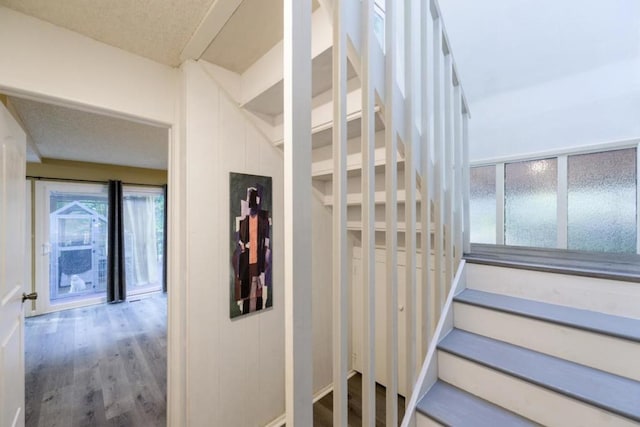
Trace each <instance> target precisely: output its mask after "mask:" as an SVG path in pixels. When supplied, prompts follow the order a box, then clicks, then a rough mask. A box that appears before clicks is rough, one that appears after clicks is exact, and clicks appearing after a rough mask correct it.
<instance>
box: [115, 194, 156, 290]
mask: <svg viewBox="0 0 640 427" xmlns="http://www.w3.org/2000/svg"><path fill="white" fill-rule="evenodd" d="M123 206H124V215H123V217H124V253H125V274H126V281H127V293H128V294H136V293H143V292H153V291H159V290H161V289H162V282H163V275H164V271H163V270H164V209H165V202H164V193H163V191H162V189H161V188H132V187H131V188H125V189H124V204H123Z"/></svg>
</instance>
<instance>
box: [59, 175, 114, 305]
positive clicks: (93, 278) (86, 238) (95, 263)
mask: <svg viewBox="0 0 640 427" xmlns="http://www.w3.org/2000/svg"><path fill="white" fill-rule="evenodd" d="M107 206H108V199H107V195H106V187H105V191H104V193H98V194H91V193H82V192H75V191H69V192H66V191H52V192H50V194H49V208H50V214H49V231H50V237H49V238H50V244H51V254H50V263H49V291H50V293H49V299H50V301H51V303H55V302H62V301H68V300H69V299H71V298H86V297H90V296H95V295H96V294H100V293H104V292H105V290H106V284H107V280H106V279H107V275H106V257H107V218H106V212H107Z"/></svg>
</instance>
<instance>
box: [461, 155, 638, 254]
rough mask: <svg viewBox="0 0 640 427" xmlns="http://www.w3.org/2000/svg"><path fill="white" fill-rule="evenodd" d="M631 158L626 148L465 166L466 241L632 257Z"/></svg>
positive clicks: (634, 194) (634, 200) (634, 174)
mask: <svg viewBox="0 0 640 427" xmlns="http://www.w3.org/2000/svg"><path fill="white" fill-rule="evenodd" d="M638 154H639V153H638V147H637V146H635V145H634V146H632V147H630V148H623V149H615V150H608V151H600V152H591V153H576V154H570V153H569V154H563V155H559V156H558V157H552V158H547V159H542V160H526V161H519V162H511V163H496V164H493V165H490V166H479V167H472V168H471V171H470V200H469V203H470V223H471V224H470V225H471V230H470V238H471V242H472V243H489V244H495V243H498V244H506V245H511V246H529V247H539V248H559V249H570V250H577V251H588V252H602V253H640V248H639V247H638V241H640V235H639V234H638V232H639V231H640V226H639V223H640V222H639V221H640V218H638V206H639V203H640V202H639V200H638V198H639V197H640V196H639V194H640V193H639V189H638V166H639V165H638ZM503 168H504V174H500V173H496V171H502V169H503ZM503 190H504V197H502V193H503ZM494 210H495V212H494ZM496 212H497V213H501V212H502V213H504V217H502V215H498V216H497V217H496ZM503 221H504V223H503Z"/></svg>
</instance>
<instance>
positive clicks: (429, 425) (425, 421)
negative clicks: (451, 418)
mask: <svg viewBox="0 0 640 427" xmlns="http://www.w3.org/2000/svg"><path fill="white" fill-rule="evenodd" d="M416 427H442V424H440V423H438V422H436V421H433V420H432V419H431V418H429V417H425V416H424V415H422V414H421V413H416Z"/></svg>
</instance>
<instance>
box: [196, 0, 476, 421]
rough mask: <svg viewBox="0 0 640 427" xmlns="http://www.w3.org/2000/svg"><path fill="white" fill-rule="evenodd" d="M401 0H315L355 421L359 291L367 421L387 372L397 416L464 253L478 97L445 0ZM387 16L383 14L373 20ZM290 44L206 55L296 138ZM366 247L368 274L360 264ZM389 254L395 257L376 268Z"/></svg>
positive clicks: (272, 122) (342, 396)
mask: <svg viewBox="0 0 640 427" xmlns="http://www.w3.org/2000/svg"><path fill="white" fill-rule="evenodd" d="M264 1H267V0H264ZM269 1H271V0H269ZM402 3H403V4H404V13H403V14H402V15H401V16H397V15H398V14H399V13H400V2H395V1H389V0H387V1H379V0H369V1H366V0H365V1H362V2H361V1H340V2H338V1H335V0H317V1H313V13H312V18H311V21H312V26H311V32H312V34H311V36H312V37H311V38H312V43H311V49H310V54H311V59H312V64H311V65H312V77H313V78H312V85H311V86H312V91H311V92H312V101H311V107H312V108H311V109H312V111H311V132H312V137H311V145H312V146H311V148H312V152H311V158H312V159H311V160H312V164H311V176H312V187H313V193H314V195H315V196H316V197H317V199H318V200H319V201H320V202H321V203H322V204H324V206H325V207H326V209H327V210H330V211H331V214H332V215H333V217H334V223H333V230H332V232H333V233H332V235H333V239H332V240H333V253H334V254H333V256H334V258H333V270H334V281H333V282H334V283H333V305H334V312H333V322H334V324H333V331H334V333H333V351H334V352H337V353H339V354H338V356H339V357H338V358H336V359H334V362H333V372H334V378H333V380H334V381H333V387H334V407H333V410H334V424H335V425H346V413H347V406H346V405H347V394H346V387H345V385H346V376H347V371H348V369H350V366H349V365H350V364H349V363H348V361H349V360H351V359H352V357H354V355H353V354H347V348H348V346H347V345H345V343H346V342H347V340H348V336H349V329H350V323H351V321H352V319H350V317H351V313H352V312H353V309H354V306H353V303H352V305H351V306H347V304H346V301H349V300H352V301H353V300H354V299H357V300H359V301H361V306H360V310H361V311H360V313H361V315H360V316H358V317H359V319H358V320H359V321H360V324H359V325H358V331H361V335H362V342H358V345H357V349H354V351H353V353H354V354H355V353H358V354H357V363H354V365H357V368H358V369H359V370H360V371H361V372H362V374H363V389H364V390H363V421H364V423H365V424H366V425H371V423H372V422H375V399H374V395H373V392H374V391H375V381H376V380H377V381H378V382H381V383H384V385H385V386H386V387H387V418H386V422H387V424H388V425H393V424H396V425H397V423H398V414H397V398H398V393H399V392H400V393H401V394H403V395H405V396H408V395H409V394H410V393H411V391H412V390H413V385H414V384H415V381H416V379H417V371H418V368H419V366H420V364H421V361H422V360H423V358H424V356H425V354H426V348H427V345H428V342H429V339H430V338H429V337H430V336H431V335H432V334H433V330H434V328H435V324H436V322H437V319H438V317H439V314H440V310H441V307H442V304H443V303H444V300H445V296H446V294H447V291H448V288H449V287H450V284H451V281H452V279H453V275H454V273H455V270H456V268H457V265H458V263H459V262H460V259H461V254H462V252H463V249H462V247H463V228H464V224H463V223H464V218H465V214H464V213H465V212H466V210H465V208H464V206H463V195H464V189H465V186H464V182H466V181H468V174H467V172H468V155H467V154H466V153H467V146H468V144H467V137H466V135H467V132H466V123H467V120H468V118H469V110H468V106H467V102H466V99H465V95H464V91H463V89H462V84H461V79H460V76H459V74H458V71H457V68H456V63H455V60H454V58H453V53H452V49H451V46H450V45H449V41H448V37H447V33H446V29H445V27H444V22H443V19H442V16H441V13H440V9H439V5H438V2H437V0H429V1H418V0H406V1H404V2H402ZM244 4H246V5H247V6H246V7H250V6H249V5H251V4H252V3H251V2H246V1H245V3H244ZM273 4H274V7H275V6H277V2H276V1H273ZM395 17H397V18H398V19H395ZM390 18H393V19H390ZM233 19H235V18H234V17H233V16H232V18H231V20H230V21H233ZM375 22H381V23H383V25H382V26H378V27H377V30H374V23H375ZM285 25H286V24H285ZM380 30H382V32H383V33H384V34H381V33H380ZM247 34H252V32H251V29H248V33H247ZM247 37H250V36H247ZM401 39H402V42H400V40H401ZM285 50H286V46H285V44H284V42H283V41H280V42H278V43H277V44H276V45H275V46H273V47H271V48H270V49H269V50H268V51H265V52H262V54H261V56H260V58H259V59H258V60H257V61H255V62H254V63H253V64H251V65H249V66H248V67H247V68H243V69H237V70H229V69H225V68H223V66H221V65H222V64H219V65H215V64H212V63H209V62H207V61H206V59H207V58H208V56H204V59H205V60H201V61H199V62H200V64H201V66H202V67H203V69H204V70H205V71H206V72H207V73H208V74H209V76H210V77H211V78H212V79H214V80H215V81H216V82H217V83H218V84H219V85H220V86H221V87H222V88H224V90H225V92H226V93H227V95H228V97H229V98H230V99H232V100H233V101H234V103H235V104H237V105H238V106H239V107H240V108H241V109H242V111H243V113H244V115H245V116H246V117H247V118H248V119H249V120H250V121H251V122H252V123H253V124H254V126H255V128H256V129H258V130H259V132H260V133H261V134H262V135H264V136H265V137H266V138H267V140H269V141H270V142H271V143H272V144H273V146H274V147H276V148H278V149H283V150H284V148H285V147H284V144H285V142H284V135H285V131H284V110H285V109H284V104H285V101H287V100H283V88H284V86H285V82H284V73H283V59H284V55H285V54H286V53H285ZM427 200H428V203H425V202H424V201H427ZM426 206H429V209H427V208H426ZM467 229H468V226H467ZM356 251H358V252H359V254H360V260H361V264H360V265H361V272H362V275H361V276H359V277H358V278H357V280H358V282H359V286H356V285H355V284H354V283H353V282H354V280H353V276H351V272H352V268H353V267H354V263H353V261H352V259H351V256H352V254H353V253H354V252H356ZM380 251H382V252H384V254H383V255H381V252H380ZM399 252H400V253H401V256H400V257H401V258H402V265H401V266H400V265H399V261H398V258H399V255H398V253H399ZM378 255H381V256H378ZM376 257H378V259H376ZM380 258H382V259H384V264H385V266H390V268H386V269H385V270H386V271H384V272H382V273H380V274H379V275H377V274H376V267H377V264H378V265H379V264H380V263H379V262H378V261H379V259H380ZM376 263H377V264H376ZM418 270H420V271H424V272H427V271H428V272H430V274H422V275H419V274H417V273H418ZM435 271H437V272H438V273H437V274H436V273H435ZM419 276H421V277H419ZM418 281H419V282H418ZM356 288H357V290H354V289H356ZM349 292H354V293H353V295H355V297H353V296H352V298H348V294H349ZM376 292H379V293H380V294H379V295H375V294H376ZM427 306H429V309H427ZM423 307H424V309H423ZM336 310H338V311H336ZM382 318H384V322H382V323H380V322H378V321H377V319H382ZM376 324H377V327H376V326H375V325H376ZM387 342H396V343H398V344H397V345H386V343H387ZM352 344H353V346H354V347H356V344H355V343H352ZM376 347H377V348H378V349H379V350H378V351H377V352H376V351H375V350H374V349H375V348H376Z"/></svg>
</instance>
